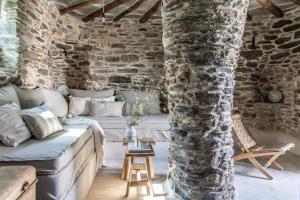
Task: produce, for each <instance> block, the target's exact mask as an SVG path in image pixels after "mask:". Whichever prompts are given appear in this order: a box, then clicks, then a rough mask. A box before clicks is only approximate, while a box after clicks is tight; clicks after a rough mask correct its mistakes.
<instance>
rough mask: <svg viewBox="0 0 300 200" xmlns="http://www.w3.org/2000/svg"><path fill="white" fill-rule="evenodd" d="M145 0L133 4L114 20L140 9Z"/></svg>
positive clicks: (116, 20)
mask: <svg viewBox="0 0 300 200" xmlns="http://www.w3.org/2000/svg"><path fill="white" fill-rule="evenodd" d="M145 1H147V0H138V1H136V2H135V3H134V4H132V5H131V6H130V7H128V8H127V9H125V10H123V11H122V12H121V13H119V14H118V15H117V16H116V17H115V18H114V19H113V21H114V22H118V21H120V20H121V19H122V18H123V17H125V16H126V15H128V14H129V13H131V12H132V11H134V10H136V9H138V8H139V7H140V6H141V5H142V4H143V3H144V2H145Z"/></svg>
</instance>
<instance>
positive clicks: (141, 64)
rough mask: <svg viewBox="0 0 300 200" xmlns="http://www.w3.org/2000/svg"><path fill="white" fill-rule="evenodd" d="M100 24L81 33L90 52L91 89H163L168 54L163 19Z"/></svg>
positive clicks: (95, 24)
mask: <svg viewBox="0 0 300 200" xmlns="http://www.w3.org/2000/svg"><path fill="white" fill-rule="evenodd" d="M106 20H107V21H106V22H105V23H102V22H101V20H96V21H93V22H90V23H87V24H86V25H85V26H84V27H83V28H82V30H81V40H82V41H83V44H84V45H86V46H88V47H90V49H88V51H87V52H88V63H84V64H87V65H88V66H89V67H88V77H87V79H88V80H87V87H95V86H96V87H107V86H113V87H120V88H128V87H132V86H134V87H140V88H148V87H152V88H153V87H159V86H161V87H163V86H164V82H163V81H162V80H164V74H165V72H164V64H163V63H164V57H163V55H164V53H163V45H162V28H161V27H162V26H161V19H160V18H154V19H151V21H148V22H147V23H145V24H141V23H138V22H137V19H123V20H121V21H120V22H119V23H112V21H111V20H110V19H106Z"/></svg>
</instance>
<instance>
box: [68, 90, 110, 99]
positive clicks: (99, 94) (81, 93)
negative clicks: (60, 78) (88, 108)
mask: <svg viewBox="0 0 300 200" xmlns="http://www.w3.org/2000/svg"><path fill="white" fill-rule="evenodd" d="M114 93H115V89H114V88H111V89H107V90H99V91H96V90H76V89H70V95H71V96H73V97H91V98H103V97H111V96H114Z"/></svg>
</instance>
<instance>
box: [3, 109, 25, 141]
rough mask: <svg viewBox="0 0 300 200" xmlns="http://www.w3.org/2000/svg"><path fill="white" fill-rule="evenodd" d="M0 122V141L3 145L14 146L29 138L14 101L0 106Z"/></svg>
mask: <svg viewBox="0 0 300 200" xmlns="http://www.w3.org/2000/svg"><path fill="white" fill-rule="evenodd" d="M0 124H1V126H0V141H1V142H2V143H3V144H4V145H7V146H10V147H15V146H18V145H19V144H20V143H22V142H24V141H26V140H28V139H29V138H31V134H30V132H29V130H28V128H27V127H26V125H25V123H24V121H23V120H22V117H21V116H20V114H19V110H18V105H16V104H15V103H13V104H10V105H4V106H0Z"/></svg>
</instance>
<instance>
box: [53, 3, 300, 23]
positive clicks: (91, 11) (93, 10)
mask: <svg viewBox="0 0 300 200" xmlns="http://www.w3.org/2000/svg"><path fill="white" fill-rule="evenodd" d="M54 1H55V2H56V3H57V5H58V8H59V10H60V13H61V15H65V14H72V15H74V16H77V17H79V18H81V19H82V21H84V22H89V21H92V20H94V19H96V18H98V17H103V16H105V17H109V18H112V19H113V21H115V22H117V21H120V20H121V19H123V18H125V17H126V18H139V22H140V23H145V22H147V21H148V20H150V19H151V18H152V17H160V16H161V15H160V8H161V4H162V0H54ZM299 5H300V0H250V6H249V12H248V18H247V19H248V20H251V18H252V17H251V16H254V15H261V14H266V13H268V12H269V13H272V14H273V15H274V16H275V17H278V18H282V17H283V16H284V12H285V11H288V10H290V9H293V8H295V7H296V6H299Z"/></svg>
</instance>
